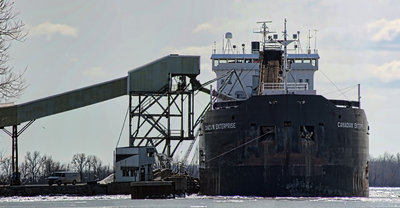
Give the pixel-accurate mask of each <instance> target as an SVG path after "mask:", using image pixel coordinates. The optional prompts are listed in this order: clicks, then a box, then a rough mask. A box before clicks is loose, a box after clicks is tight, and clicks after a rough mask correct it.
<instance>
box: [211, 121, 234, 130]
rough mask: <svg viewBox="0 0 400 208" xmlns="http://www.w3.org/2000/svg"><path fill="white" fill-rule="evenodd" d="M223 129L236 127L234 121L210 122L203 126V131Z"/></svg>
mask: <svg viewBox="0 0 400 208" xmlns="http://www.w3.org/2000/svg"><path fill="white" fill-rule="evenodd" d="M224 129H236V123H218V124H210V125H205V126H204V130H205V131H214V130H224Z"/></svg>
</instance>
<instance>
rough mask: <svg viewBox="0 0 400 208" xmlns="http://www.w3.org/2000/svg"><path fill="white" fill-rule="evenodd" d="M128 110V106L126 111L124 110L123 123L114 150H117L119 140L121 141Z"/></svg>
mask: <svg viewBox="0 0 400 208" xmlns="http://www.w3.org/2000/svg"><path fill="white" fill-rule="evenodd" d="M129 108H130V106H128V109H127V110H126V114H125V119H124V123H123V124H122V128H121V132H120V133H119V137H118V141H117V145H115V148H117V147H118V144H119V140H121V136H122V132H123V131H124V127H125V123H126V118H127V117H128V113H129ZM129 136H131V135H129Z"/></svg>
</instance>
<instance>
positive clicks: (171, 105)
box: [129, 75, 197, 158]
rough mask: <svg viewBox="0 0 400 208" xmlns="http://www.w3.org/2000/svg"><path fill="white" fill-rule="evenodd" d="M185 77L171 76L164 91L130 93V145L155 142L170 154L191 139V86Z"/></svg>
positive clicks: (192, 117) (156, 145) (192, 123)
mask: <svg viewBox="0 0 400 208" xmlns="http://www.w3.org/2000/svg"><path fill="white" fill-rule="evenodd" d="M187 79H188V77H187V76H185V75H176V76H170V78H169V85H168V86H166V87H165V88H164V89H163V90H162V92H163V93H130V95H129V106H130V113H129V114H130V119H129V135H130V138H129V146H154V147H156V148H157V149H158V151H159V153H163V154H165V155H166V156H167V157H170V158H171V157H172V156H174V154H175V153H176V151H177V148H178V146H179V145H180V144H181V143H182V142H183V141H185V140H193V139H194V128H195V127H196V126H195V119H194V89H193V86H191V84H190V83H188V82H187ZM134 104H137V105H136V106H134ZM196 123H197V122H196ZM161 150H162V151H161Z"/></svg>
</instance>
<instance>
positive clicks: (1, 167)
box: [0, 151, 11, 184]
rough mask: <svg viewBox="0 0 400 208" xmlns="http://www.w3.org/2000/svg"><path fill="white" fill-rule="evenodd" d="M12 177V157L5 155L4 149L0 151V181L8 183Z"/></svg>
mask: <svg viewBox="0 0 400 208" xmlns="http://www.w3.org/2000/svg"><path fill="white" fill-rule="evenodd" d="M10 178H11V157H7V156H5V153H4V151H1V152H0V183H2V184H8V183H9V181H10Z"/></svg>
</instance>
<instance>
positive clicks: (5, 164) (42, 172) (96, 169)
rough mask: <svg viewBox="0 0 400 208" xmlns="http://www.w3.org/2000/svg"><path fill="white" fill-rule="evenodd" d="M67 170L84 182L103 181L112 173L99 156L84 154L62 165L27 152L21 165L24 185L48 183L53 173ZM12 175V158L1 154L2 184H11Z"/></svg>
mask: <svg viewBox="0 0 400 208" xmlns="http://www.w3.org/2000/svg"><path fill="white" fill-rule="evenodd" d="M66 170H72V171H76V172H78V173H79V174H80V176H81V180H82V182H87V181H93V180H101V179H103V178H105V177H107V176H108V175H110V174H111V173H112V170H111V169H110V167H109V166H104V165H103V163H102V162H101V160H100V159H99V158H98V157H97V156H94V155H86V154H84V153H77V154H75V155H74V156H73V157H72V160H71V162H70V163H61V162H58V161H54V160H53V158H52V157H51V156H48V155H41V154H40V152H38V151H34V152H27V153H26V155H25V157H24V160H23V161H22V163H20V164H19V172H20V174H21V183H22V184H38V183H47V181H46V178H47V177H48V176H49V175H50V174H51V173H53V172H55V171H66ZM11 175H12V170H11V157H9V156H8V157H7V156H5V154H4V153H0V184H9V183H10V179H11Z"/></svg>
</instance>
